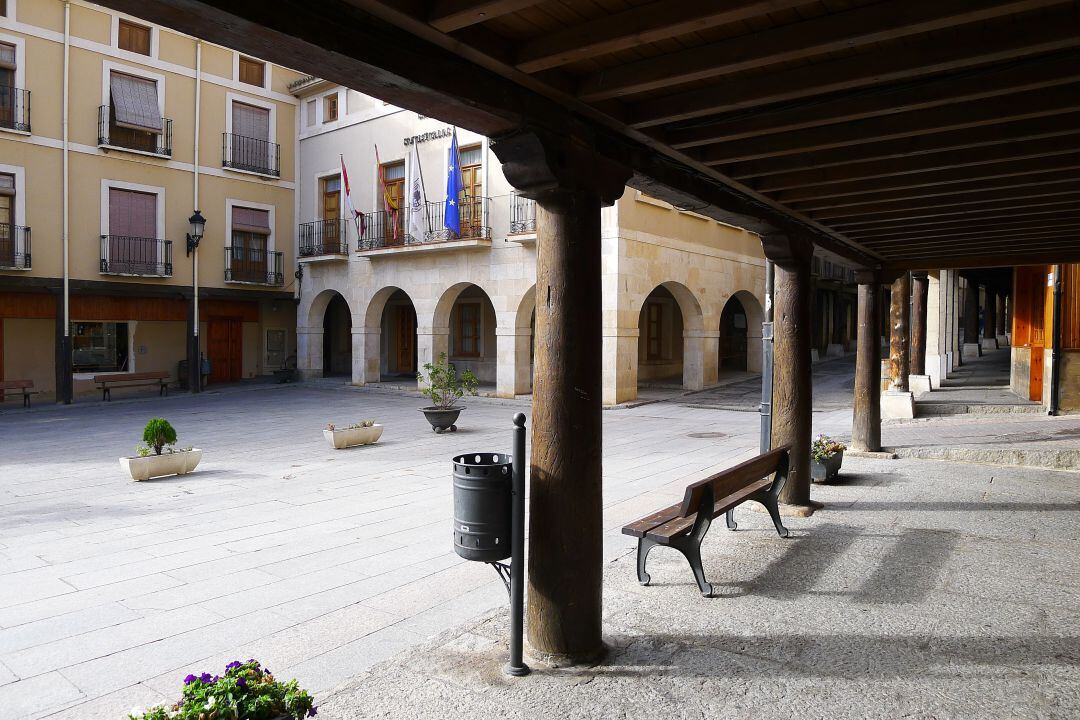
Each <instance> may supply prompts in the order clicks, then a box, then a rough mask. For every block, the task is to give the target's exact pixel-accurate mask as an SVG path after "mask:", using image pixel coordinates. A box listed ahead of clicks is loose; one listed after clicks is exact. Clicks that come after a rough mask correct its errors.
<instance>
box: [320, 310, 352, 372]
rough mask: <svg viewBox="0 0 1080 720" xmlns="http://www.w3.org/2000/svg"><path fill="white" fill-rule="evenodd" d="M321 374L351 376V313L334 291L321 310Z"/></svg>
mask: <svg viewBox="0 0 1080 720" xmlns="http://www.w3.org/2000/svg"><path fill="white" fill-rule="evenodd" d="M322 370H323V376H324V377H333V376H347V377H351V376H352V313H351V312H350V311H349V304H348V303H347V302H345V298H343V297H342V296H341V295H339V294H337V293H335V294H334V296H333V297H332V298H331V299H330V302H328V303H327V304H326V310H325V311H324V312H323V368H322Z"/></svg>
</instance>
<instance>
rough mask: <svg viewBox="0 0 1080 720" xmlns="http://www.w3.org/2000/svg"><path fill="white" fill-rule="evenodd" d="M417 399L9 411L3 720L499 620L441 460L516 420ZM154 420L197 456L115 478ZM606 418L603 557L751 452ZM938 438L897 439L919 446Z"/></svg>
mask: <svg viewBox="0 0 1080 720" xmlns="http://www.w3.org/2000/svg"><path fill="white" fill-rule="evenodd" d="M844 367H845V365H844V361H838V362H835V363H823V364H821V365H818V366H816V373H817V376H818V381H817V383H818V386H820V387H832V388H833V389H832V390H831V391H830V393H831V395H830V394H826V393H824V392H819V393H817V395H818V397H819V400H821V399H823V398H830V397H831V398H833V400H831V401H829V402H826V403H825V405H826V406H825V407H824V408H820V411H818V412H815V414H814V422H815V431H817V432H828V433H832V434H841V435H842V434H845V433H847V432H849V431H850V423H851V418H850V400H848V402H847V403H845V402H843V398H842V392H843V388H844V386H845V385H846V384H848V383H850V375H848V376H847V377H846V378H845V377H844V370H843V368H844ZM755 402H756V401H755ZM420 404H421V400H420V399H419V398H417V397H415V396H408V395H402V394H400V393H393V392H389V391H386V390H363V389H350V388H347V387H346V386H334V385H333V384H332V383H329V382H324V383H312V384H302V385H296V386H291V385H290V386H272V385H271V386H259V387H254V388H246V389H233V390H226V391H220V392H212V393H205V394H203V395H201V396H198V397H192V396H189V395H177V396H173V397H169V398H161V399H159V398H147V399H143V400H130V401H116V402H113V403H110V404H104V403H83V404H80V405H77V406H72V407H66V408H64V407H56V406H42V407H39V408H34V409H32V410H31V411H23V410H21V409H10V407H9V408H8V409H5V412H4V413H3V414H0V450H2V453H0V514H2V518H3V522H2V523H0V717H2V718H3V719H4V720H7V718H8V717H11V718H38V717H52V718H73V719H74V718H78V719H79V720H92V719H93V718H99V717H100V718H117V717H119V716H122V715H123V713H124V712H126V711H128V710H129V709H130V708H132V707H134V706H145V705H149V704H155V703H159V702H162V701H165V700H170V699H173V698H174V697H175V696H176V694H177V689H178V683H179V678H182V677H183V676H184V675H186V674H187V673H188V672H193V671H200V672H201V671H202V670H210V671H214V670H216V669H218V668H220V667H223V666H224V664H225V663H226V662H228V661H230V660H232V659H235V658H237V657H239V658H241V659H246V658H248V657H257V658H259V659H261V660H263V661H264V662H265V663H267V664H268V665H269V666H270V667H271V668H273V669H274V670H275V671H276V672H278V673H279V674H281V675H286V676H295V677H297V678H298V679H300V680H301V682H302V683H303V684H304V685H305V686H307V687H309V688H311V689H313V690H315V691H317V692H322V691H326V690H328V689H330V688H332V687H334V686H337V685H338V684H340V683H341V682H344V681H346V680H348V679H349V678H351V677H353V676H355V675H356V674H357V673H359V672H361V671H363V670H364V669H366V668H369V667H371V666H373V665H374V664H376V663H378V662H380V661H382V660H384V659H386V658H389V657H391V656H393V655H396V654H398V653H400V652H402V651H405V650H407V649H409V648H411V647H413V646H416V645H417V644H421V643H424V642H426V641H427V640H428V639H429V638H431V637H432V636H434V635H436V634H438V633H440V632H443V631H445V630H447V629H448V628H453V627H455V626H458V625H460V624H462V623H465V622H468V621H469V620H471V619H473V618H475V617H476V616H477V615H480V614H482V613H484V612H487V611H489V610H492V609H494V608H499V607H502V606H503V605H504V604H505V601H506V596H505V591H504V590H503V588H502V586H501V584H500V583H499V581H498V580H497V578H496V576H495V574H494V573H493V572H492V571H491V570H490V569H489V568H486V567H483V566H479V565H476V564H472V563H467V562H463V561H460V560H459V559H458V558H457V556H456V555H454V554H453V552H452V550H451V548H450V534H449V532H448V527H449V517H450V513H451V493H450V489H451V488H450V482H449V473H450V470H449V463H448V460H449V458H450V457H451V456H453V455H454V454H456V453H459V452H464V451H473V450H485V451H486V450H508V449H509V445H510V432H509V428H510V418H511V416H512V414H513V413H514V412H517V411H519V410H524V411H526V412H527V411H528V405H527V403H524V402H520V401H496V400H487V399H482V398H476V399H472V400H471V401H470V402H469V403H468V404H469V407H468V409H467V410H466V411H465V413H464V414H463V416H462V419H461V422H460V423H459V425H460V426H461V428H462V429H461V432H458V433H455V434H446V435H439V436H436V435H434V434H432V433H431V431H430V428H429V427H428V426H427V425H426V423H425V421H424V419H423V417H422V416H421V415H420V413H419V412H417V410H416V408H417V407H419V405H420ZM830 405H831V408H830ZM152 416H164V417H166V418H168V419H169V420H170V421H171V422H172V423H173V424H174V425H175V426H176V428H177V430H178V432H179V434H180V444H181V445H187V444H191V445H194V446H196V447H200V448H202V449H203V450H204V452H205V455H204V459H203V463H202V464H201V465H200V467H199V469H198V471H197V472H196V473H194V474H192V475H189V476H185V477H182V478H171V479H162V480H156V481H149V482H143V483H133V482H131V481H130V479H128V478H126V477H125V476H124V475H123V474H122V472H121V470H120V468H119V466H118V463H117V457H119V456H120V455H126V454H130V453H131V452H132V450H133V448H134V445H135V443H136V442H137V440H138V439H139V437H140V436H141V427H142V425H143V424H144V423H145V422H146V420H147V419H148V418H149V417H152ZM364 418H376V419H378V420H379V421H380V422H382V423H384V424H385V425H386V428H387V429H386V433H385V435H384V436H383V439H382V441H381V442H380V443H379V444H378V445H376V446H371V447H365V448H356V449H352V450H347V451H334V450H331V449H330V448H329V447H328V446H327V445H326V444H325V442H324V440H323V438H322V437H321V432H320V431H321V429H322V427H323V426H324V425H325V424H326V422H328V421H333V422H335V423H339V424H340V423H345V422H348V421H352V420H358V419H364ZM603 418H604V473H605V476H604V493H605V528H606V535H605V553H606V557H607V559H608V560H615V559H617V558H620V557H622V556H623V555H624V554H625V553H626V551H627V539H626V538H624V537H623V536H622V535H620V534H619V528H620V527H621V526H622V524H624V523H625V522H627V521H629V520H633V519H635V518H636V517H639V516H641V515H643V514H645V513H647V512H649V511H651V510H654V509H655V508H656V507H661V506H664V505H667V504H670V502H671V501H672V499H673V498H675V497H677V496H678V495H680V494H681V489H682V487H683V486H684V485H685V484H686V483H687V482H689V481H690V480H691V479H697V478H700V477H702V476H703V475H704V474H706V473H708V472H710V471H715V470H719V469H722V468H724V467H728V466H730V465H732V464H734V463H736V462H738V461H740V460H742V459H745V458H747V457H749V456H751V455H753V454H754V453H755V451H756V445H757V438H758V417H757V415H756V414H754V413H750V412H737V411H727V410H718V409H702V408H700V407H691V406H689V404H688V403H687V402H686V400H685V398H680V399H679V400H678V401H672V402H660V403H653V404H649V405H644V406H641V407H637V408H633V409H623V410H613V411H609V412H605V413H604V415H603ZM1026 420H1027V421H1029V422H1038V421H1039V420H1042V421H1044V422H1045V421H1046V419H1045V418H1038V417H1027V418H1026ZM1054 420H1055V421H1059V420H1060V421H1068V422H1072V423H1073V424H1072V425H1071V426H1070V427H1073V428H1077V427H1080V425H1078V424H1080V419H1077V420H1069V419H1054ZM947 422H948V423H951V424H952V426H955V428H956V429H955V432H970V425H968V426H965V425H964V423H963V421H961V420H958V419H957V418H948V419H947ZM945 423H946V419H942V420H941V421H939V422H938V423H937V425H935V424H933V423H931V422H925V423H921V424H918V423H917V424H913V425H911V426H910V427H905V428H904V432H908V433H910V434H912V436H914V435H919V436H920V437H923V438H930V437H932V436H933V435H934V434H935V433H939V430H938V429H936V428H943V427H946V425H945ZM999 427H1000V426H998V425H992V424H988V425H986V426H985V427H982V428H980V429H979V430H978V431H977V432H981V433H982V434H983V435H993V434H994V433H996V432H997V431H998V428H999ZM1040 427H1043V426H1040ZM894 431H897V428H896V427H892V426H890V427H888V428H886V438H887V440H888V439H889V437H890V433H893V432H894ZM1076 437H1080V429H1078V430H1077V432H1076ZM940 467H946V468H948V467H953V466H950V465H940ZM880 472H882V473H884V475H883V478H885V480H882V482H887V479H888V478H889V477H891V476H890V475H889V473H890V472H891V471H890V470H889V469H888V468H887V465H882V466H881V468H880ZM873 482H875V481H874V480H873V479H872V478H868V479H866V480H864V481H861V484H860V487H861V486H862V484H863V483H865V484H866V486H867V487H866V488H864V489H867V488H868V487H869V486H870V485H871V484H872V483H873ZM818 492H819V491H818V490H817V489H815V493H818ZM822 492H828V491H827V490H826V491H822ZM1050 517H1051V518H1055V517H1057V515H1051V516H1050Z"/></svg>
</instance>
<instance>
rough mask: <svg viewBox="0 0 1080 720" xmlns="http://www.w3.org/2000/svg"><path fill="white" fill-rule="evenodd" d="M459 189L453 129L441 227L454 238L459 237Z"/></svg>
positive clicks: (455, 137) (459, 167)
mask: <svg viewBox="0 0 1080 720" xmlns="http://www.w3.org/2000/svg"><path fill="white" fill-rule="evenodd" d="M461 189H462V182H461V165H460V164H459V163H458V149H457V129H455V130H454V136H453V139H451V140H450V162H449V163H447V168H446V207H445V208H444V209H443V225H445V226H446V229H447V230H449V231H450V232H452V233H454V236H455V237H459V236H460V235H461V209H460V208H459V207H458V201H459V200H460V198H461Z"/></svg>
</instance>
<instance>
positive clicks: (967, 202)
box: [807, 177, 1080, 225]
mask: <svg viewBox="0 0 1080 720" xmlns="http://www.w3.org/2000/svg"><path fill="white" fill-rule="evenodd" d="M1077 194H1080V177H1075V178H1071V179H1069V180H1068V181H1066V182H1063V183H1059V184H1054V185H1046V186H1035V187H1026V188H1021V189H1019V190H1011V189H1010V190H991V191H988V192H985V193H967V194H963V195H956V196H951V197H946V198H944V199H942V200H941V201H933V200H925V199H921V198H919V199H915V200H884V201H879V202H876V203H872V204H867V205H859V206H857V207H850V208H838V209H836V210H822V211H820V212H810V213H807V214H808V215H809V216H810V217H812V218H814V219H815V220H817V221H818V222H821V223H825V224H826V225H829V224H831V223H832V221H835V220H840V219H842V218H850V217H862V216H865V215H874V214H879V213H892V212H895V213H903V212H910V211H913V210H920V211H921V210H935V209H937V208H953V209H957V210H961V209H965V208H970V207H978V206H982V205H996V204H998V203H1006V204H1008V203H1011V202H1014V201H1024V200H1038V199H1044V198H1049V197H1059V196H1063V195H1077Z"/></svg>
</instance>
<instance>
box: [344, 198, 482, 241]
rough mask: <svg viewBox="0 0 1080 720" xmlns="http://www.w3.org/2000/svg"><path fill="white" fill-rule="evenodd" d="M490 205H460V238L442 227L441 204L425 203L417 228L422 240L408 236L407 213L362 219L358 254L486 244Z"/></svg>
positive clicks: (468, 201)
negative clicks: (454, 242)
mask: <svg viewBox="0 0 1080 720" xmlns="http://www.w3.org/2000/svg"><path fill="white" fill-rule="evenodd" d="M489 202H490V199H489V198H486V197H470V198H466V199H464V200H462V201H460V203H459V205H458V213H459V215H458V217H459V219H460V221H461V234H455V233H454V232H453V231H451V230H450V229H448V228H447V227H445V225H444V222H445V215H444V211H445V205H444V203H442V202H429V203H427V204H426V205H425V206H424V208H423V210H422V211H421V212H423V213H424V217H423V220H422V222H421V227H422V228H424V230H422V231H421V234H422V236H423V237H416V236H413V235H410V234H409V227H410V226H411V225H412V223H411V222H409V213H408V211H407V210H399V211H396V212H392V213H387V212H386V211H382V212H377V213H371V214H369V215H365V216H364V218H363V221H362V223H361V227H360V242H358V243H357V247H356V249H357V250H358V251H361V252H362V251H364V250H379V249H382V248H393V247H409V246H416V245H428V244H432V243H444V242H450V241H452V240H490V239H491V227H489V226H488V225H485V224H484V223H485V222H486V220H487V207H488V203H489Z"/></svg>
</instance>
